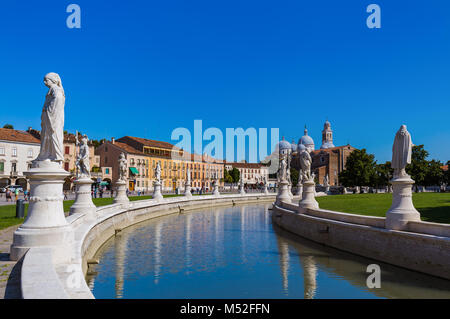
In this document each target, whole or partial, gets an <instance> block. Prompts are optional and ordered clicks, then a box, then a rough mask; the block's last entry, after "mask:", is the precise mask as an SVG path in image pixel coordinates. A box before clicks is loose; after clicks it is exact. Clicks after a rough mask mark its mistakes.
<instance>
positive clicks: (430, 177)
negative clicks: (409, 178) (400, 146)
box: [423, 160, 444, 186]
mask: <svg viewBox="0 0 450 319" xmlns="http://www.w3.org/2000/svg"><path fill="white" fill-rule="evenodd" d="M441 167H442V163H441V162H439V161H436V160H431V161H429V162H428V163H427V172H426V175H425V180H424V184H423V185H424V186H433V185H441V184H442V183H443V182H444V172H443V171H442V168H441Z"/></svg>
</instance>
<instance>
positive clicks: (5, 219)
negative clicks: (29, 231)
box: [0, 194, 182, 229]
mask: <svg viewBox="0 0 450 319" xmlns="http://www.w3.org/2000/svg"><path fill="white" fill-rule="evenodd" d="M175 196H182V195H174V194H169V195H164V197H175ZM128 198H129V199H130V201H136V200H144V199H151V198H152V197H151V196H130V197H128ZM92 201H93V202H94V204H95V206H97V207H99V206H105V205H110V204H112V203H113V198H109V197H108V198H93V199H92ZM73 202H74V201H73V200H66V201H64V211H65V212H69V210H70V207H71V206H72V204H73ZM27 210H28V204H25V216H26V214H27ZM23 221H24V219H23V218H22V219H19V218H16V205H15V204H14V205H6V206H0V229H4V228H7V227H10V226H14V225H18V224H22V223H23Z"/></svg>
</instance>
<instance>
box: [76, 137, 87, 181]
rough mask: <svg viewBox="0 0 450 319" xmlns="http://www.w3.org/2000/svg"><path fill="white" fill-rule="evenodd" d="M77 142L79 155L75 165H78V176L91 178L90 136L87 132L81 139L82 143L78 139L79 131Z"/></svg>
mask: <svg viewBox="0 0 450 319" xmlns="http://www.w3.org/2000/svg"><path fill="white" fill-rule="evenodd" d="M75 144H76V145H77V146H78V147H79V148H78V155H77V160H76V162H75V165H76V166H77V178H78V179H80V178H86V177H87V178H90V177H91V173H90V169H91V167H90V164H89V146H88V137H87V136H86V134H85V135H84V136H83V138H82V139H81V143H80V142H79V141H78V133H77V135H76V137H75Z"/></svg>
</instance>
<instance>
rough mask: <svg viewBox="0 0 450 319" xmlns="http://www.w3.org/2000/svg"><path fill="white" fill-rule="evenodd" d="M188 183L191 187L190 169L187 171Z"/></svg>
mask: <svg viewBox="0 0 450 319" xmlns="http://www.w3.org/2000/svg"><path fill="white" fill-rule="evenodd" d="M186 181H187V183H189V185H191V169H190V168H189V167H188V168H187V170H186Z"/></svg>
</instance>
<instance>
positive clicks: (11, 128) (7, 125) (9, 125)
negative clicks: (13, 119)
mask: <svg viewBox="0 0 450 319" xmlns="http://www.w3.org/2000/svg"><path fill="white" fill-rule="evenodd" d="M3 128H7V129H10V130H13V129H14V126H13V125H12V124H5V125H3Z"/></svg>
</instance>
